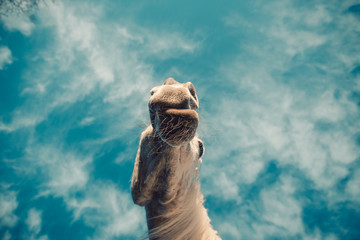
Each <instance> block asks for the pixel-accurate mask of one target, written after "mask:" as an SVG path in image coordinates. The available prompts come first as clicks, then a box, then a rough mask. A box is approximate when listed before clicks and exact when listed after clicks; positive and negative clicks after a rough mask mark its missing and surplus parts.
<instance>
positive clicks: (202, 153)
mask: <svg viewBox="0 0 360 240" xmlns="http://www.w3.org/2000/svg"><path fill="white" fill-rule="evenodd" d="M204 153H205V147H204V143H203V141H201V140H200V139H199V158H202V156H203V155H204Z"/></svg>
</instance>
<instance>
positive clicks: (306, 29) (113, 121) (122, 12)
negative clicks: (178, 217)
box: [0, 0, 360, 240]
mask: <svg viewBox="0 0 360 240" xmlns="http://www.w3.org/2000/svg"><path fill="white" fill-rule="evenodd" d="M0 19H1V25H0V86H1V87H0V100H1V101H0V239H4V240H7V239H41V240H46V239H139V238H141V237H142V236H144V234H145V233H146V221H145V213H144V209H143V208H141V207H139V206H136V205H134V204H133V202H132V199H131V196H130V186H129V185H130V182H129V181H130V178H131V173H132V168H133V162H134V158H135V155H136V151H137V145H138V141H139V136H140V133H141V131H142V130H143V129H144V128H145V126H146V124H148V123H149V116H148V109H147V101H148V98H149V91H150V89H151V88H152V87H153V86H155V85H159V84H161V83H162V82H163V81H164V80H165V79H166V78H168V77H174V78H175V79H176V80H178V81H180V82H187V81H191V82H192V83H193V84H194V85H195V87H196V89H197V92H198V97H199V100H200V109H199V115H200V126H199V129H198V132H199V135H200V137H201V138H202V139H203V141H204V144H205V148H206V152H205V155H204V158H203V165H202V166H201V182H202V191H203V193H204V195H205V199H206V202H205V205H206V207H207V208H208V212H209V215H210V217H211V219H212V224H213V225H214V228H215V229H217V230H218V231H219V233H220V235H221V236H222V238H223V239H309V240H310V239H311V240H313V239H315V240H320V239H324V240H335V239H360V148H359V145H360V123H359V121H358V119H359V117H360V114H359V113H360V111H359V107H360V45H359V40H360V38H359V37H360V4H359V2H358V1H354V0H346V1H341V0H338V1H335V0H333V1H332V0H330V1H329V0H327V1H325V0H323V1H320V0H315V1H286V0H274V1H264V0H262V1H261V0H252V1H250V0H249V1H222V2H220V1H196V2H194V1H125V0H124V1H93V2H90V1H55V3H53V2H47V4H45V5H44V4H41V5H40V7H39V9H38V10H36V11H34V12H33V13H32V14H31V15H30V16H29V15H16V14H9V15H7V16H4V15H2V16H1V18H0Z"/></svg>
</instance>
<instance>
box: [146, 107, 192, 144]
mask: <svg viewBox="0 0 360 240" xmlns="http://www.w3.org/2000/svg"><path fill="white" fill-rule="evenodd" d="M198 122H199V116H198V114H197V112H196V111H195V110H192V109H175V108H169V109H166V110H164V111H156V113H155V121H154V124H153V127H154V129H155V130H156V132H157V134H158V135H159V136H160V138H161V139H162V140H163V141H164V142H166V143H167V144H169V145H170V146H178V145H181V144H183V143H186V142H189V141H190V140H191V139H193V138H194V136H195V133H196V129H197V126H198Z"/></svg>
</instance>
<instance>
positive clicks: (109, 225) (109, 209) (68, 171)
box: [14, 144, 146, 239]
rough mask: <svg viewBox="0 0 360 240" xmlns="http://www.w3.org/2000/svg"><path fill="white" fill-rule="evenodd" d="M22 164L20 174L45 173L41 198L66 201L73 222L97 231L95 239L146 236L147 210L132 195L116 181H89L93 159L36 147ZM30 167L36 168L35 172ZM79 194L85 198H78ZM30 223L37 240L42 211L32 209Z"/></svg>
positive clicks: (28, 151) (19, 166)
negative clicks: (138, 205) (136, 202)
mask: <svg viewBox="0 0 360 240" xmlns="http://www.w3.org/2000/svg"><path fill="white" fill-rule="evenodd" d="M22 163H23V164H24V165H21V164H18V163H17V165H16V166H14V168H15V169H16V170H17V171H18V173H19V174H22V175H24V174H26V175H27V176H32V175H34V174H38V173H39V172H41V174H42V178H43V181H42V185H40V186H39V191H40V193H39V195H38V196H37V197H38V198H39V197H47V196H49V195H52V196H56V197H61V198H63V199H64V202H65V203H66V207H67V209H69V210H71V211H72V212H73V221H78V220H82V221H84V223H85V225H87V226H90V227H93V228H94V229H96V231H95V233H94V235H93V238H94V239H113V238H114V237H120V236H126V235H134V234H135V235H136V234H138V235H139V237H140V236H141V235H142V234H145V232H146V229H145V226H146V223H145V216H144V210H143V209H141V208H140V207H137V206H135V205H134V203H133V202H132V200H131V196H130V194H129V193H127V192H123V191H121V190H119V189H118V187H117V186H116V185H115V184H114V183H112V182H103V181H101V180H96V181H94V180H91V179H90V178H89V175H90V174H91V170H92V169H93V168H92V159H91V158H89V157H87V156H84V155H79V154H76V153H73V152H71V151H70V150H67V151H64V150H62V149H61V147H60V146H59V145H58V146H56V147H55V146H53V145H44V144H33V145H31V146H28V150H27V156H25V159H24V161H23V162H22ZM28 164H31V165H32V168H31V169H28V167H27V166H28ZM79 194H80V195H81V196H82V197H77V196H78V195H79ZM26 223H27V225H28V228H29V231H30V233H31V234H30V235H31V236H32V237H33V239H35V237H37V235H38V233H39V232H40V229H41V211H39V210H37V209H30V210H29V212H28V218H27V220H26ZM40 237H43V238H45V237H47V236H40Z"/></svg>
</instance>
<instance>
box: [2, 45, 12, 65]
mask: <svg viewBox="0 0 360 240" xmlns="http://www.w3.org/2000/svg"><path fill="white" fill-rule="evenodd" d="M12 62H13V59H12V56H11V51H10V49H9V48H8V47H4V46H3V47H0V70H2V69H4V67H5V66H6V65H8V64H11V63H12Z"/></svg>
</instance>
